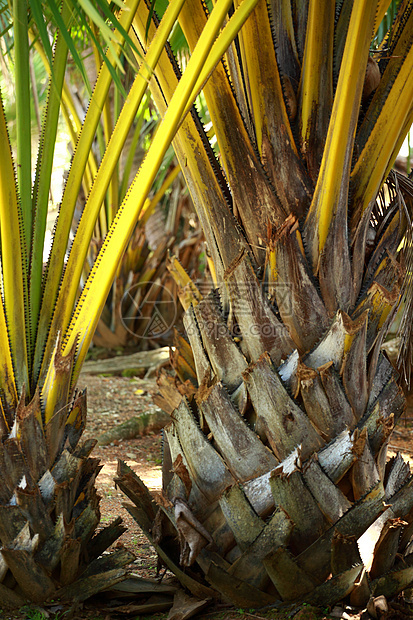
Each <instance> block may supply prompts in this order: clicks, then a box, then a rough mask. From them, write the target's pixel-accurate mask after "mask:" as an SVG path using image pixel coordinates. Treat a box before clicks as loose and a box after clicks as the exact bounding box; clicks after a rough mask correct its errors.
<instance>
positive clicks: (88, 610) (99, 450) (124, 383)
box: [0, 374, 413, 620]
mask: <svg viewBox="0 0 413 620" xmlns="http://www.w3.org/2000/svg"><path fill="white" fill-rule="evenodd" d="M86 386H87V395H88V423H87V428H86V431H85V433H84V439H88V438H90V437H95V438H97V437H98V436H99V435H101V434H103V433H104V432H105V431H107V430H109V428H111V427H112V426H113V425H114V424H120V423H121V422H124V421H126V420H127V419H129V418H131V417H133V416H136V415H137V414H139V413H148V412H151V411H152V412H153V411H155V410H156V406H155V405H154V404H153V403H152V398H151V391H152V390H155V389H156V385H155V381H149V382H148V381H145V382H142V381H140V380H139V379H137V378H129V377H117V376H109V377H104V376H92V375H86V374H82V375H81V378H80V381H79V383H78V387H79V388H84V387H86ZM412 430H413V407H410V408H409V409H408V412H407V414H406V416H405V417H404V418H403V419H402V420H401V423H400V424H399V426H398V427H397V429H396V430H395V432H394V434H393V436H392V441H391V449H390V451H389V452H390V455H392V454H393V453H395V452H396V451H398V450H400V451H402V452H403V454H404V457H405V458H406V459H409V461H410V463H411V465H413V441H412V438H413V435H412ZM92 456H94V457H97V458H100V459H101V462H102V464H103V469H102V471H101V472H100V474H99V476H98V478H97V488H98V492H99V494H100V495H101V496H102V500H101V522H102V524H107V523H109V522H110V521H112V520H113V519H114V518H116V517H117V516H121V517H122V519H123V520H124V522H125V524H126V525H127V527H128V530H127V532H125V534H123V535H122V536H121V538H120V539H119V540H118V543H115V545H116V544H123V545H125V546H126V547H127V548H128V549H129V550H130V551H132V553H134V554H135V556H136V560H135V561H134V563H133V564H132V565H131V566H130V570H131V572H132V573H135V574H136V575H138V576H139V577H148V578H151V579H154V578H155V577H156V564H157V558H156V554H155V552H154V551H153V549H152V547H151V546H150V544H149V542H148V540H147V539H146V537H145V536H144V535H143V533H142V532H141V530H140V528H139V527H138V525H137V524H136V522H135V521H134V520H133V519H132V518H131V517H130V515H129V513H128V512H127V511H126V510H125V509H124V508H123V507H122V502H124V501H128V500H127V498H125V496H124V495H123V493H121V491H120V490H118V489H116V488H115V486H114V483H113V477H114V475H115V473H116V467H117V460H118V458H120V459H122V460H124V461H126V462H127V464H128V465H129V466H130V467H131V468H132V469H134V470H135V471H136V473H137V474H138V475H139V476H140V477H141V478H142V479H143V480H144V482H145V484H146V485H147V486H148V487H149V489H151V490H152V491H154V492H155V493H156V492H157V491H160V489H161V484H162V481H161V462H162V438H161V433H153V432H150V433H149V434H147V435H146V436H141V437H137V438H135V439H128V440H121V441H117V440H115V441H114V442H113V443H112V444H111V445H109V446H101V447H99V446H97V447H96V448H95V450H94V452H93V453H92ZM166 579H168V576H167V577H166ZM49 611H50V612H51V613H50V616H49V617H50V618H56V617H57V618H59V620H65V619H69V617H72V618H74V619H76V620H86V619H88V620H112V619H113V620H115V619H116V618H125V619H126V618H130V619H133V620H135V618H137V615H136V613H135V614H134V613H130V614H125V615H114V614H113V612H112V611H111V610H110V607H108V606H107V604H106V603H105V602H104V601H103V600H102V598H100V599H99V601H98V603H96V602H95V603H94V604H93V605H92V604H90V603H87V604H85V606H84V607H83V608H81V609H76V610H73V613H72V615H71V616H70V614H67V613H65V612H67V610H65V609H62V608H60V609H59V608H58V607H55V608H52V609H51V610H49ZM32 612H33V613H32ZM34 612H35V610H32V611H29V612H27V613H28V615H26V614H24V615H16V616H14V618H16V619H17V618H32V619H34V620H43V619H44V618H47V615H45V614H44V610H42V614H43V615H38V616H36V615H34ZM46 612H47V610H46ZM56 612H57V613H58V614H60V615H58V616H56V615H55V614H56ZM139 617H140V618H148V619H149V618H150V619H151V620H160V619H161V618H162V619H166V618H167V617H168V613H167V612H165V613H157V614H152V615H145V616H139ZM197 617H198V618H202V619H203V618H205V619H210V620H218V619H220V620H235V619H240V618H245V619H246V620H254V619H255V620H257V619H258V620H259V619H266V620H268V619H273V620H282V619H284V620H285V619H286V618H294V620H321V619H323V618H340V617H341V618H343V619H351V620H354V619H356V618H357V619H358V618H360V614H358V613H357V614H356V613H355V612H354V611H352V610H351V609H343V608H335V609H334V610H318V611H317V610H314V609H312V608H310V607H308V606H305V607H303V608H302V609H299V608H298V607H296V608H292V609H290V610H288V612H282V613H280V612H278V611H276V610H275V609H271V610H267V611H261V612H260V611H258V612H255V611H253V610H251V611H250V612H248V611H242V610H236V609H230V608H225V607H218V608H217V607H213V608H211V607H209V608H206V609H205V610H204V611H202V612H200V613H199V615H198V616H197ZM367 617H370V616H366V618H367ZM0 618H1V619H3V616H2V614H1V612H0ZM11 618H12V616H10V615H7V616H4V620H9V619H11ZM404 618H413V614H412V615H410V610H408V609H407V608H406V607H404V606H403V607H402V608H399V607H397V603H396V608H394V609H393V610H391V613H389V614H388V615H387V616H383V620H398V619H400V620H403V619H404Z"/></svg>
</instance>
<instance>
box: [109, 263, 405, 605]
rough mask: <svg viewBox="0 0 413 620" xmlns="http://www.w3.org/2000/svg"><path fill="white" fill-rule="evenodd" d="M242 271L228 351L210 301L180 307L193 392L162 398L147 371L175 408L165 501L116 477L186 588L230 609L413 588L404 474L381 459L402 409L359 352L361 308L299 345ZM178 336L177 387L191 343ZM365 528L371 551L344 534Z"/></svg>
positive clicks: (384, 368) (360, 600) (388, 370)
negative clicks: (235, 328) (236, 332)
mask: <svg viewBox="0 0 413 620" xmlns="http://www.w3.org/2000/svg"><path fill="white" fill-rule="evenodd" d="M248 265H249V263H248V262H247V261H246V260H244V261H242V262H241V263H240V265H239V266H238V267H237V270H238V271H239V272H240V273H241V277H239V278H238V280H235V279H234V280H233V285H234V288H236V287H237V286H238V287H239V284H237V282H240V281H242V282H243V286H244V289H243V297H242V302H243V307H242V309H241V307H239V308H236V304H237V299H239V305H240V306H241V295H239V296H237V295H236V294H235V293H234V291H232V300H233V302H234V306H235V308H236V309H235V311H236V316H237V319H238V325H239V324H240V323H241V322H242V321H243V326H242V334H243V339H242V341H241V347H240V346H239V345H238V344H237V343H236V342H235V340H234V339H233V338H232V336H231V334H230V332H229V330H228V328H227V321H226V319H225V317H224V314H223V312H222V309H221V307H220V304H219V301H218V299H217V298H216V297H215V296H214V295H210V296H208V297H207V298H206V299H204V300H203V301H201V302H200V303H199V304H197V305H195V306H191V308H190V309H189V310H188V311H187V313H186V317H185V327H186V330H187V334H188V337H189V340H190V344H191V347H192V351H193V353H194V359H195V363H194V367H195V368H196V376H197V380H198V385H199V387H198V389H197V390H196V392H195V397H193V396H192V394H191V393H192V392H194V389H193V388H191V386H189V387H188V384H187V385H185V383H182V384H180V386H179V391H178V390H177V389H176V388H175V397H174V399H172V398H171V392H172V391H173V389H174V387H173V385H172V384H171V381H170V380H167V379H166V378H165V377H164V378H163V379H161V381H160V387H161V392H163V393H164V395H165V396H166V397H167V398H168V400H169V402H170V403H171V402H172V401H174V404H175V407H176V408H175V409H174V410H173V411H172V413H171V417H172V423H171V424H170V425H169V426H168V427H167V428H166V429H165V445H164V471H163V476H164V481H163V484H164V501H163V502H162V503H159V504H158V503H156V502H155V500H154V499H153V498H152V497H151V496H150V494H149V492H148V490H147V489H146V488H145V487H144V485H143V483H142V482H141V481H140V480H139V479H138V478H137V477H136V476H135V474H133V472H131V470H129V469H128V468H127V467H126V465H124V464H120V465H119V471H118V478H117V484H119V486H120V487H121V488H122V489H123V491H124V492H125V493H126V494H127V495H128V497H129V498H130V499H131V500H132V501H133V502H134V504H135V505H134V506H129V507H128V509H129V511H130V513H131V514H132V515H133V516H134V517H135V519H136V520H137V522H138V523H139V524H140V526H141V527H142V528H143V530H144V531H145V532H146V534H147V535H148V537H149V538H150V540H151V541H152V543H153V544H154V546H155V548H156V549H157V551H158V553H159V556H160V558H161V560H162V561H163V562H164V563H165V564H166V565H167V566H168V567H169V568H170V569H171V570H172V571H173V572H175V574H176V575H177V576H178V578H179V579H180V581H181V583H182V584H183V585H184V586H185V587H187V588H188V589H189V590H190V591H191V592H192V593H193V594H195V595H197V596H200V597H204V598H205V597H206V596H217V595H218V596H220V597H222V598H223V599H224V600H229V601H231V602H232V603H233V604H235V605H237V606H241V607H252V606H258V607H259V606H263V605H267V604H271V603H273V602H275V601H277V600H280V599H281V600H283V601H294V600H307V601H309V602H311V603H314V604H320V605H321V604H322V605H329V604H333V603H335V602H337V601H339V600H341V599H343V598H345V597H348V596H349V597H350V599H351V600H352V602H353V603H354V604H356V605H358V604H360V605H362V604H365V603H366V601H367V600H368V598H369V596H370V595H371V594H374V595H375V596H377V595H379V594H384V595H386V596H393V595H395V594H397V593H398V592H400V591H401V590H403V589H404V588H406V587H407V586H408V585H409V584H411V583H412V582H413V562H412V557H413V555H411V542H410V540H411V536H412V534H413V490H412V485H413V478H412V477H411V475H410V469H409V466H408V465H407V464H406V463H404V461H403V459H402V458H401V456H400V455H398V456H397V457H396V458H393V459H391V460H390V461H388V462H386V454H387V445H388V441H389V436H390V434H391V431H392V429H393V427H394V424H395V422H396V421H397V419H398V418H399V416H400V415H401V414H402V412H403V410H404V406H405V401H404V396H403V393H402V391H401V389H400V388H399V387H398V386H397V383H396V377H395V371H394V370H393V368H392V366H391V364H390V362H389V361H388V359H387V358H386V357H385V356H384V355H383V353H379V354H377V355H376V356H375V357H374V355H373V356H372V355H371V351H373V349H374V347H372V346H371V345H370V346H369V345H367V346H366V342H367V341H368V339H369V329H370V328H371V326H370V325H369V324H368V323H367V320H366V316H365V315H363V314H360V315H359V316H358V318H356V319H350V317H349V316H348V315H347V314H346V313H344V312H342V311H340V310H339V311H338V312H337V313H336V314H335V316H334V318H333V319H332V320H330V321H328V320H327V321H326V323H327V325H326V327H325V328H324V329H322V330H320V331H322V333H321V334H319V336H318V341H317V343H313V345H312V347H311V349H310V352H309V353H307V354H301V355H299V353H298V351H297V349H296V348H295V345H294V343H293V342H292V340H291V338H290V337H289V334H288V331H287V330H286V327H285V324H284V325H283V324H282V323H281V322H279V321H278V319H277V316H276V314H274V313H272V312H271V310H270V309H269V308H270V307H269V305H267V303H266V301H265V299H264V298H263V296H262V295H259V294H258V290H257V291H255V292H256V293H257V294H254V287H257V286H258V280H257V279H256V278H255V276H254V274H253V272H252V270H251V269H250V268H249V266H248ZM248 291H250V293H249V292H248ZM248 299H252V300H253V303H251V305H250V307H249V306H248ZM313 308H314V306H313ZM252 313H254V314H255V315H256V316H252ZM248 325H260V326H261V329H257V330H249V329H248ZM264 328H265V329H264ZM297 339H298V336H297V337H295V340H297ZM179 344H180V347H179V352H176V354H175V358H174V359H175V365H176V367H177V370H178V374H179V369H180V374H181V379H182V380H183V381H184V380H185V378H187V379H188V378H189V379H190V378H191V377H190V366H191V364H190V361H191V360H190V349H189V347H188V345H187V344H186V345H185V342H184V341H183V339H182V338H180V343H179ZM310 346H311V345H310ZM241 348H242V351H243V352H241ZM369 350H370V356H369V357H367V351H369ZM247 358H249V359H251V358H252V359H255V361H254V362H250V363H248V362H247ZM188 362H189V363H188ZM369 372H370V373H371V375H370V377H371V379H370V382H369V379H368V374H369ZM192 381H193V382H195V379H194V378H192ZM367 385H368V389H367ZM185 393H186V395H185ZM372 524H374V525H373V527H372V528H371V530H370V531H369V535H371V536H370V542H368V547H370V551H371V552H372V551H373V550H374V554H373V558H372V561H371V560H368V559H366V552H365V550H364V551H363V549H361V551H362V555H363V559H362V557H361V555H360V550H359V544H358V539H359V538H360V537H361V536H362V535H363V534H364V533H365V532H366V531H367V530H368V529H369V528H370V526H372ZM363 560H364V561H365V562H368V565H366V566H365V565H364V564H363ZM367 569H368V570H367Z"/></svg>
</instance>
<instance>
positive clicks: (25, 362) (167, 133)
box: [0, 0, 253, 607]
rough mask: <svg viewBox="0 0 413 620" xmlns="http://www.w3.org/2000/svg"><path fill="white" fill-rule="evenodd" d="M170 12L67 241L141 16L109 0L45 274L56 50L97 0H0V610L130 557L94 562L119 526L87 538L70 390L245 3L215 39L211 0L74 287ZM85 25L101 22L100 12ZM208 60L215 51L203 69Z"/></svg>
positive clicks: (85, 451) (82, 467)
mask: <svg viewBox="0 0 413 620" xmlns="http://www.w3.org/2000/svg"><path fill="white" fill-rule="evenodd" d="M116 4H119V3H116ZM182 4H183V0H175V1H174V2H172V3H171V4H170V5H169V7H168V9H167V10H166V12H165V14H164V17H163V19H162V22H161V24H160V27H159V30H158V32H157V35H156V37H154V39H153V42H152V43H151V45H150V46H149V48H148V50H147V52H146V54H145V55H144V56H143V55H142V54H140V53H138V54H137V57H138V62H139V64H140V70H139V72H138V73H137V75H136V76H135V79H134V81H133V84H132V85H131V88H130V90H129V92H128V94H127V96H126V98H125V103H124V105H123V107H122V110H121V112H120V114H119V118H118V122H117V124H116V126H115V128H114V129H113V132H112V133H111V136H110V139H109V141H108V144H107V148H106V151H105V154H104V156H103V159H102V162H101V164H100V166H99V168H98V170H97V171H96V173H95V174H94V176H93V179H91V186H90V191H89V193H88V196H87V200H86V204H85V207H84V209H83V213H82V217H81V219H80V222H79V225H78V228H77V231H76V235H75V237H74V239H73V241H72V242H71V243H70V244H69V238H70V230H71V223H72V220H73V214H74V210H75V205H76V199H77V195H78V193H79V189H80V186H81V183H82V179H83V177H84V174H85V171H86V170H87V167H88V161H89V158H90V153H91V151H92V145H93V140H94V138H95V134H96V129H97V126H98V123H99V120H100V117H101V114H102V110H103V108H104V105H105V101H106V100H107V96H108V92H109V89H110V86H111V84H112V82H113V81H115V80H116V70H115V67H118V66H119V59H118V56H119V54H120V50H121V44H122V42H123V40H124V35H125V34H126V32H128V30H129V28H130V25H131V23H132V20H136V19H137V18H138V15H139V13H140V11H141V10H143V13H144V14H145V15H147V11H146V7H145V6H144V3H139V1H138V0H126V1H125V2H124V3H121V5H122V10H121V11H120V12H119V14H118V19H115V16H114V13H111V22H112V24H113V23H114V24H115V25H116V30H115V33H114V34H113V35H111V36H110V37H109V43H108V50H107V52H106V54H105V55H104V59H103V62H102V66H101V68H100V71H99V74H98V78H97V80H96V84H95V87H94V90H93V94H92V97H91V100H90V104H89V107H88V110H87V114H86V116H85V119H84V121H83V124H82V127H81V129H80V131H79V134H78V137H77V142H76V149H75V152H74V154H73V158H72V164H71V168H70V171H69V174H68V177H67V180H66V184H65V190H64V194H63V197H62V202H61V206H60V210H59V216H58V218H57V222H56V226H55V230H54V237H53V244H52V248H51V251H50V255H49V258H48V261H47V264H46V266H45V267H44V266H43V249H44V239H45V229H46V219H47V206H48V196H49V188H50V176H51V170H52V167H53V151H54V145H55V141H56V133H57V123H58V117H59V109H60V105H61V100H62V98H64V86H63V82H64V76H65V70H66V66H67V56H68V48H70V50H71V53H73V54H74V55H75V54H77V52H76V49H75V48H74V46H73V42H72V40H71V37H70V27H71V24H72V23H73V22H72V19H73V17H74V16H76V15H78V14H79V10H80V8H82V7H86V8H88V10H90V11H91V14H92V16H93V15H94V14H96V10H95V11H94V9H96V6H97V5H99V7H100V8H101V10H102V11H103V14H104V15H107V12H108V11H109V6H108V4H107V3H106V2H105V1H104V0H96V2H94V3H91V2H90V1H89V0H82V2H81V3H80V2H79V3H77V2H70V1H67V2H63V3H62V5H61V7H60V12H59V10H58V7H57V5H56V3H55V2H54V0H49V2H47V3H40V2H38V0H31V1H30V2H29V3H28V2H26V0H18V1H17V0H16V1H15V2H10V6H11V9H12V11H13V13H12V14H10V15H9V12H8V11H9V8H8V4H7V5H6V3H5V2H4V1H2V2H1V5H0V12H1V15H2V16H8V17H9V18H10V20H11V21H10V28H13V52H12V53H13V57H14V63H15V68H16V72H15V94H16V155H15V157H14V156H13V152H12V148H11V144H10V141H9V137H8V131H7V119H6V115H5V113H4V106H3V101H1V105H0V179H1V182H0V243H1V299H0V359H1V365H0V399H1V402H0V405H1V406H0V437H1V442H0V471H1V477H2V481H3V483H2V486H1V491H0V540H1V545H2V548H1V554H0V596H1V601H2V606H3V607H7V606H18V607H20V606H22V605H23V604H24V603H25V602H26V601H33V602H40V601H44V600H46V599H48V598H50V597H53V598H61V599H67V600H72V601H73V600H77V601H79V600H82V599H84V598H87V597H88V596H89V595H91V594H92V593H94V592H96V591H98V590H99V589H101V588H103V587H104V588H108V587H110V585H111V584H114V583H116V582H117V581H119V580H120V579H122V578H123V576H124V570H123V566H124V564H125V563H127V562H128V561H129V560H130V558H131V554H130V553H129V552H127V551H125V550H122V549H120V550H117V551H115V552H114V553H112V554H109V555H104V556H102V555H101V554H102V552H103V551H104V550H105V549H106V548H107V547H109V546H110V544H111V543H112V542H113V541H114V540H115V539H116V538H117V537H118V536H119V534H120V533H121V532H122V529H123V528H122V526H121V524H120V520H119V519H116V520H115V521H114V523H113V524H111V525H109V526H108V527H107V528H104V529H103V530H101V531H99V532H98V533H96V531H95V530H96V526H97V525H98V523H99V497H98V496H97V493H96V489H95V486H94V482H95V478H96V475H97V473H98V472H99V462H98V460H97V459H94V458H91V457H90V453H91V450H92V448H93V444H94V442H93V441H90V442H86V443H85V444H83V445H81V444H80V443H79V440H80V437H81V434H82V431H83V429H84V425H85V419H86V401H85V394H84V393H78V392H77V391H76V389H75V386H76V380H77V377H78V375H79V372H80V368H81V364H82V362H83V360H84V358H85V356H86V353H87V351H88V348H89V345H90V342H91V339H92V336H93V332H94V329H95V327H96V325H97V322H98V320H99V316H100V312H101V310H102V308H103V305H104V301H105V299H106V298H107V295H108V293H109V290H110V287H111V285H112V282H113V280H114V277H115V274H116V270H117V268H118V264H119V261H120V259H121V257H122V255H123V252H124V250H125V248H126V246H127V243H128V240H129V238H130V236H131V234H132V232H133V230H134V228H135V225H136V222H137V220H138V218H139V215H140V212H141V211H142V209H143V208H144V206H145V204H146V200H147V198H148V196H149V192H150V190H151V187H152V184H153V181H154V179H155V176H156V173H157V171H158V168H159V166H160V165H161V163H162V161H163V158H164V155H165V153H166V150H167V148H168V147H169V145H170V142H171V138H172V137H173V135H174V133H175V131H176V128H177V126H178V124H179V122H180V120H181V117H182V114H183V112H184V111H185V109H187V108H188V107H189V106H190V105H191V102H192V100H193V99H194V98H195V95H196V92H197V90H196V89H198V90H199V88H200V85H198V86H196V81H197V79H198V76H199V75H200V74H201V78H202V70H203V64H204V60H205V55H206V54H205V52H204V50H207V49H209V47H210V44H211V42H212V41H214V40H215V39H217V42H218V43H219V42H221V43H222V44H223V45H224V48H225V47H226V46H228V44H229V42H230V40H231V38H232V37H233V36H234V35H235V33H236V32H237V31H238V29H239V28H240V27H241V26H242V24H243V22H244V21H245V19H246V18H247V16H248V14H249V12H250V11H251V9H252V7H253V1H252V0H246V1H245V3H243V4H242V6H241V8H240V9H239V10H238V11H237V12H236V13H235V15H234V16H232V17H231V19H230V20H229V22H228V25H227V26H226V28H225V29H224V31H223V33H220V29H221V27H222V25H223V23H224V21H225V20H226V18H227V11H228V6H229V5H228V2H227V0H219V1H218V3H217V5H216V10H214V12H213V13H214V17H213V18H212V20H210V21H209V25H208V27H207V28H206V29H205V33H204V34H203V35H202V37H201V39H200V45H199V51H198V53H194V55H193V56H192V58H191V61H190V63H189V64H190V67H189V65H188V67H189V68H190V70H189V72H188V76H187V78H184V79H183V80H182V81H181V83H180V86H179V87H178V88H177V92H176V95H175V98H174V102H171V106H170V114H169V118H168V119H166V120H165V121H164V122H163V123H162V124H161V127H160V129H159V130H158V131H157V133H156V135H155V137H154V139H153V143H152V145H151V148H150V149H149V151H148V154H147V157H146V158H145V161H144V162H143V165H142V167H141V170H140V172H139V174H138V175H137V177H136V178H135V179H134V181H133V183H132V185H131V187H130V188H129V189H128V191H127V193H126V195H125V197H124V199H123V201H122V204H121V205H120V206H119V209H118V210H117V212H116V214H115V215H114V217H113V221H112V223H111V225H110V228H109V231H108V233H107V234H106V237H105V240H104V242H103V244H102V248H101V250H100V252H99V254H98V256H97V257H96V260H95V263H94V265H93V267H92V269H91V271H90V274H89V276H88V278H87V281H86V282H85V284H84V286H83V288H82V292H81V294H80V296H78V289H79V283H80V282H81V278H82V271H83V266H84V262H85V257H86V255H87V252H88V248H89V244H90V240H91V238H92V235H93V231H94V227H95V223H96V220H97V218H98V216H99V212H100V209H101V205H102V203H103V200H104V196H105V194H106V191H107V189H108V185H109V182H110V180H111V179H112V175H113V171H114V169H115V166H116V164H117V162H118V160H119V156H120V153H121V151H122V147H123V145H124V143H125V140H126V136H127V134H128V132H129V129H130V126H131V125H132V123H133V120H134V119H135V117H136V113H137V110H138V108H139V105H140V104H141V101H142V97H143V96H144V94H145V91H146V89H147V84H148V80H149V78H150V76H151V71H152V68H153V67H154V65H155V64H156V63H157V60H158V58H159V55H160V54H161V52H162V50H163V49H164V45H165V43H166V41H167V38H168V36H169V35H170V33H171V30H172V28H173V26H174V24H175V21H176V18H177V15H178V13H179V11H180V9H181V7H182ZM46 8H47V9H48V10H49V11H50V12H51V14H52V15H53V17H54V19H55V22H56V24H57V31H56V32H57V34H56V36H55V37H54V41H53V46H52V45H50V42H49V30H48V27H47V19H48V18H46V14H45V12H44V11H45V9H46ZM111 8H114V5H113V4H111ZM28 9H30V11H29V10H28ZM105 11H106V13H105ZM48 15H49V13H48ZM33 17H35V18H36V19H35V21H36V26H35V27H36V29H37V32H38V33H39V37H40V39H41V41H42V46H43V48H44V51H45V54H46V57H47V58H48V59H49V64H50V76H51V77H50V80H49V86H48V94H47V105H46V108H45V110H44V114H43V125H42V133H41V136H40V140H39V154H38V159H37V166H36V170H35V173H34V181H33V185H32V169H31V152H30V151H31V149H30V147H31V136H30V133H31V131H30V130H31V123H30V114H29V110H28V105H27V102H28V101H29V98H30V87H29V71H28V61H29V55H28V45H29V43H28V41H29V34H31V31H32V27H34V23H32V21H31V20H32V18H33ZM95 17H96V15H95ZM96 19H97V23H98V24H99V23H101V21H102V18H101V17H99V14H98V15H97V18H96ZM145 19H147V18H146V17H145ZM105 24H106V22H104V24H103V26H105ZM7 28H8V27H7ZM220 55H221V52H220V51H219V53H218V54H216V55H215V62H217V61H218V59H219V57H220ZM202 79H204V78H202ZM194 88H195V90H194ZM62 91H63V94H62Z"/></svg>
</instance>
